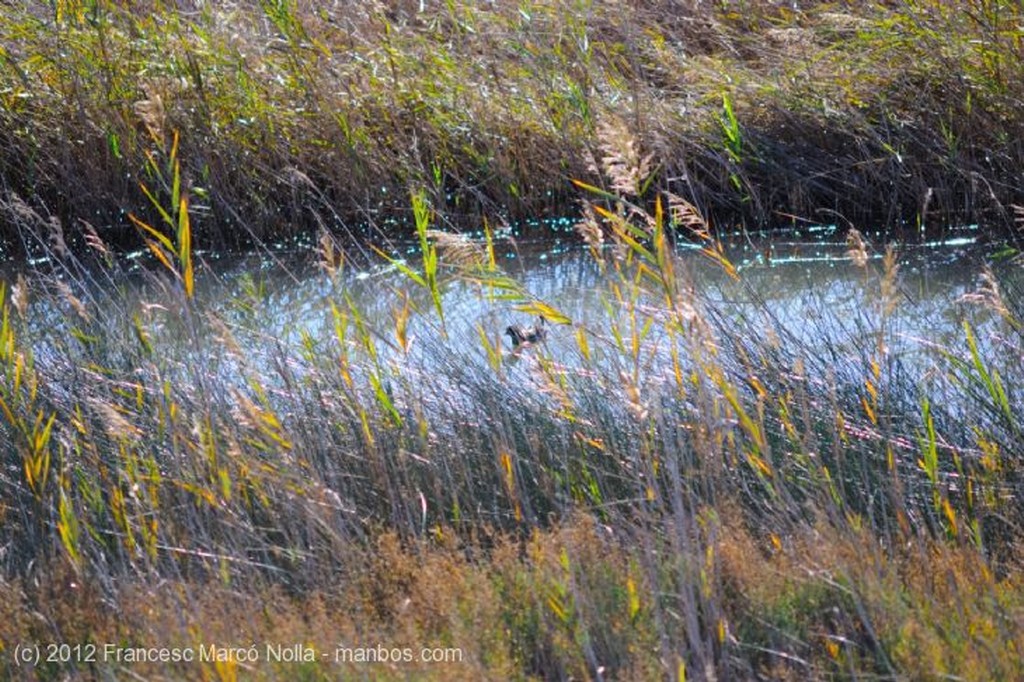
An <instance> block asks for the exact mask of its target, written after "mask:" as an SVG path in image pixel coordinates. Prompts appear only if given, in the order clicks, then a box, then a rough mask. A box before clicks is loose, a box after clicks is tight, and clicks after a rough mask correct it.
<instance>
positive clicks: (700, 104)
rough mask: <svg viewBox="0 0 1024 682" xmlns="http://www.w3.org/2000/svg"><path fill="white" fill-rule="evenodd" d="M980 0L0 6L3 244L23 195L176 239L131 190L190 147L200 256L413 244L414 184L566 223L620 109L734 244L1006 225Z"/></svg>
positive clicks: (186, 156)
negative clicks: (395, 237) (353, 242)
mask: <svg viewBox="0 0 1024 682" xmlns="http://www.w3.org/2000/svg"><path fill="white" fill-rule="evenodd" d="M972 7H973V9H972V11H958V10H957V9H955V8H952V7H951V6H950V5H949V4H948V3H944V2H939V1H937V0H922V1H915V2H901V3H882V4H878V3H876V4H873V5H870V6H869V5H852V4H851V5H844V6H843V7H841V8H837V7H836V6H834V5H832V4H830V3H818V2H811V3H799V4H798V6H790V5H786V6H783V5H781V4H779V3H776V2H767V1H765V2H745V3H733V2H725V3H718V4H714V6H713V7H709V6H707V4H706V3H698V2H664V1H661V0H648V1H644V2H634V3H629V4H628V7H627V4H625V3H621V2H610V3H592V2H577V1H576V0H572V1H571V2H570V1H569V0H543V1H537V2H529V3H513V2H508V1H501V2H493V3H464V2H444V3H441V2H433V1H432V2H423V3H416V2H372V3H361V4H359V5H354V4H351V3H349V4H339V5H337V6H331V7H322V6H321V5H319V4H316V3H308V2H279V3H278V2H275V3H248V2H235V3H227V4H225V3H219V4H218V5H217V6H212V5H206V4H202V3H145V4H136V5H133V6H131V7H128V6H125V5H123V4H119V3H112V2H94V3H82V2H66V3H57V4H52V3H51V4H47V3H33V2H29V3H19V4H17V5H16V6H12V7H10V8H8V11H5V12H4V13H3V17H2V18H0V46H2V52H0V55H2V59H3V61H2V68H0V122H2V125H0V147H2V148H3V149H4V150H5V154H4V155H3V158H2V159H0V178H2V179H3V185H4V195H3V197H0V200H2V206H3V207H4V208H5V210H4V214H5V218H6V219H5V220H4V221H3V224H4V228H3V235H4V237H5V238H6V239H7V241H8V242H9V243H13V244H18V243H19V240H18V234H19V229H24V228H25V227H26V225H30V224H31V221H29V223H26V222H25V220H24V213H23V212H22V211H19V210H18V206H19V205H24V206H28V207H31V209H32V210H33V211H34V212H35V213H36V214H37V215H39V216H42V217H43V219H44V220H45V221H49V222H52V221H54V220H56V221H58V223H57V224H60V225H62V226H63V230H64V231H65V233H66V235H65V239H66V242H67V244H68V245H70V246H71V247H73V248H75V249H76V250H80V249H81V248H82V246H83V244H84V243H85V242H87V241H88V240H89V239H90V238H91V237H89V233H88V228H87V227H86V225H84V224H82V223H80V222H79V220H86V221H88V222H89V223H91V224H92V225H95V226H99V227H98V229H99V231H100V232H102V233H103V234H102V236H103V239H104V241H105V242H107V243H108V244H110V245H111V246H114V245H122V246H124V245H129V246H130V247H131V248H135V247H136V246H137V240H136V237H135V228H134V225H133V224H132V223H131V222H130V221H129V220H128V219H127V216H128V214H129V213H134V214H136V215H137V217H138V218H140V219H141V220H143V221H145V222H146V223H147V224H150V225H159V224H161V216H160V215H159V209H158V208H156V207H148V208H147V209H146V210H145V211H142V212H140V206H139V199H140V196H141V195H140V188H139V183H140V182H141V183H143V184H144V185H146V186H149V187H153V186H154V185H155V184H156V183H157V180H158V178H157V175H159V172H160V171H159V169H158V168H157V167H154V166H153V164H152V163H151V160H152V158H153V156H154V154H159V153H163V152H166V150H167V148H168V147H169V146H170V144H171V140H172V138H173V137H174V135H175V134H179V135H180V153H179V157H180V159H181V168H180V177H181V184H182V188H183V189H186V190H187V192H188V194H189V196H190V197H191V198H190V209H191V210H190V216H191V221H192V230H193V231H194V232H195V234H196V235H197V237H198V239H197V243H199V242H202V243H204V244H206V245H212V244H217V245H219V246H222V247H227V246H230V245H233V244H237V243H240V242H248V243H252V242H256V243H259V242H260V241H265V240H269V241H278V240H281V239H285V238H287V237H289V236H292V235H295V234H303V235H309V234H311V233H313V232H316V231H318V230H319V229H320V228H322V227H324V226H326V227H328V228H329V229H330V230H331V231H333V232H336V233H344V232H346V231H349V232H364V231H365V232H369V233H370V234H373V235H375V236H377V237H379V236H380V233H383V232H386V233H403V234H407V233H410V232H412V229H413V226H414V221H413V219H412V216H411V214H410V211H409V202H408V194H409V190H410V188H414V187H417V188H420V190H421V191H424V192H426V194H427V195H428V198H429V199H430V201H431V205H432V206H433V209H434V210H435V211H436V212H437V213H438V214H439V216H440V217H441V218H442V219H443V220H444V221H450V222H452V223H456V224H460V225H463V226H465V225H471V226H475V225H476V224H478V223H479V219H480V216H483V215H486V216H494V215H505V216H507V217H508V218H509V219H515V218H523V217H536V216H538V215H542V214H545V213H552V212H553V213H557V214H562V213H563V212H564V206H565V202H566V200H567V199H570V198H571V197H572V192H573V189H572V187H571V185H570V184H569V182H568V180H569V179H570V178H577V179H581V180H584V181H586V182H588V183H591V184H594V183H595V182H597V181H598V179H599V178H600V166H599V164H594V163H592V161H593V157H594V156H595V155H599V154H600V153H601V149H600V145H601V141H602V136H603V135H604V130H605V128H606V122H607V121H609V120H620V121H628V122H629V123H630V126H631V127H632V128H633V129H634V130H635V131H636V132H637V147H635V148H633V149H631V150H629V151H630V152H631V153H636V154H639V155H640V157H641V158H646V157H649V158H657V159H658V160H659V162H658V164H657V165H656V166H654V167H651V168H649V169H647V170H648V171H649V173H645V174H644V175H645V178H644V182H645V183H647V184H649V185H652V186H654V187H657V188H658V189H660V190H663V191H670V192H673V193H675V194H677V195H681V196H686V197H688V198H689V200H690V201H692V202H693V203H694V204H695V205H696V206H698V207H699V208H700V210H701V212H702V214H703V215H705V216H706V217H708V218H709V220H710V221H711V223H712V224H713V225H714V226H716V227H718V228H720V229H728V228H731V227H732V226H733V225H737V224H742V225H745V226H755V225H762V226H763V225H778V224H788V223H791V222H792V221H794V220H796V222H797V223H798V224H800V223H802V221H805V220H809V221H811V222H815V223H818V222H822V221H825V220H832V219H833V218H834V217H835V216H836V215H837V214H839V215H842V216H845V217H846V218H847V219H849V220H852V221H854V222H856V223H858V224H863V223H866V222H869V221H870V222H873V223H875V224H885V225H887V226H889V227H902V228H906V229H907V230H909V231H910V232H912V233H915V234H916V233H917V231H918V230H920V229H925V230H929V231H938V230H941V226H942V225H949V224H957V223H959V224H966V223H972V222H978V223H982V224H984V225H987V226H991V227H990V228H989V229H996V228H997V227H999V228H1002V229H1008V228H1012V226H1013V219H1014V214H1013V211H1012V206H1013V205H1020V204H1024V197H1022V196H1021V195H1020V190H1019V183H1018V182H1017V181H1016V173H1017V169H1019V167H1020V166H1021V162H1022V159H1021V154H1020V146H1019V145H1017V144H1015V143H1014V140H1017V139H1019V138H1020V137H1021V134H1020V132H1021V130H1020V129H1021V119H1020V113H1019V111H1020V107H1019V106H1018V103H1019V101H1020V99H1021V91H1020V87H1021V85H1020V84H1021V83H1024V78H1022V77H1021V73H1020V69H1021V64H1022V63H1024V62H1022V60H1021V59H1020V54H1019V46H1018V43H1019V40H1018V38H1019V35H1018V33H1019V24H1020V14H1019V8H1016V7H1010V6H1007V5H1006V4H1005V3H1000V2H993V1H989V0H984V1H981V2H977V3H975V5H974V6H972ZM174 131H178V133H175V132H174ZM652 154H653V156H651V155H652ZM606 158H607V157H606ZM611 189H616V188H614V187H613V188H611ZM19 202H20V204H19ZM648 208H649V207H648ZM357 225H358V226H360V227H355V226H357ZM94 229H97V228H94Z"/></svg>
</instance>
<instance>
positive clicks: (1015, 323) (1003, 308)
mask: <svg viewBox="0 0 1024 682" xmlns="http://www.w3.org/2000/svg"><path fill="white" fill-rule="evenodd" d="M957 301H958V302H960V303H970V304H973V305H979V306H981V307H982V308H985V309H986V310H990V311H992V312H994V313H995V314H997V315H999V317H1001V318H1002V319H1004V320H1006V321H1007V322H1009V323H1010V325H1011V326H1012V327H1013V328H1014V329H1020V328H1021V324H1022V323H1021V321H1020V320H1018V319H1017V318H1016V317H1014V315H1013V313H1012V312H1011V311H1010V309H1009V307H1008V306H1007V305H1006V302H1005V301H1004V300H1003V293H1002V291H1001V290H1000V288H999V281H998V280H997V279H996V276H995V273H994V272H992V269H991V268H989V267H986V268H985V269H984V270H983V271H982V273H981V284H980V286H979V287H978V288H977V290H975V291H972V292H971V293H967V294H963V295H962V296H960V298H958V299H957Z"/></svg>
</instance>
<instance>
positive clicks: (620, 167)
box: [592, 118, 654, 197]
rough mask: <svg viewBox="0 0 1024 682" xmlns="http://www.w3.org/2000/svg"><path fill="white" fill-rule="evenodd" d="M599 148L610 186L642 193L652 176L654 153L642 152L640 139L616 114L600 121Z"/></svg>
mask: <svg viewBox="0 0 1024 682" xmlns="http://www.w3.org/2000/svg"><path fill="white" fill-rule="evenodd" d="M598 149H599V150H600V151H601V168H600V170H601V171H602V173H603V174H604V176H605V178H607V179H608V181H609V182H610V183H611V189H612V190H614V191H616V192H619V193H621V194H623V195H625V196H631V197H637V196H641V195H642V194H643V193H644V190H645V189H646V185H647V180H648V179H649V178H650V176H651V164H652V162H653V160H654V156H653V155H652V154H644V153H643V152H642V150H641V145H640V141H639V140H638V139H637V137H636V136H635V135H634V134H633V133H632V132H630V130H629V128H627V127H626V124H625V123H624V122H622V121H621V120H619V119H617V118H608V119H605V120H604V121H602V122H601V123H600V124H599V125H598ZM592 170H593V171H597V170H598V169H597V168H594V167H592Z"/></svg>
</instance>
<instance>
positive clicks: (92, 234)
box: [78, 218, 113, 262]
mask: <svg viewBox="0 0 1024 682" xmlns="http://www.w3.org/2000/svg"><path fill="white" fill-rule="evenodd" d="M78 224H79V225H81V226H82V229H83V230H85V243H86V245H87V246H88V247H89V248H90V249H93V250H94V251H97V252H99V254H100V255H101V256H103V258H104V259H105V260H107V261H108V262H109V261H110V259H111V258H112V257H113V254H112V253H111V252H110V249H109V248H107V245H106V243H105V242H104V241H103V239H102V238H101V237H100V234H99V232H97V231H96V228H95V227H93V224H92V223H90V222H89V221H88V220H85V219H84V218H79V219H78Z"/></svg>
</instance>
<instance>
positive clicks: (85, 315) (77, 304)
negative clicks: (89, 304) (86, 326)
mask: <svg viewBox="0 0 1024 682" xmlns="http://www.w3.org/2000/svg"><path fill="white" fill-rule="evenodd" d="M56 284H57V290H58V291H59V292H60V294H61V296H63V297H64V300H65V301H67V302H68V304H69V305H70V306H71V308H72V309H73V310H74V311H75V314H76V315H78V316H79V317H80V318H82V320H84V321H85V322H89V321H91V320H92V316H91V315H90V314H89V310H88V309H87V308H86V307H85V304H84V303H82V299H80V298H78V297H77V296H75V294H74V293H73V292H72V291H71V287H69V286H68V285H67V284H65V283H64V282H62V281H60V280H57V282H56Z"/></svg>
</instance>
